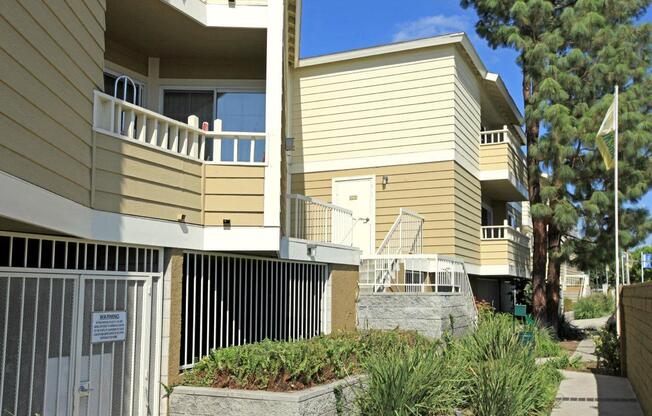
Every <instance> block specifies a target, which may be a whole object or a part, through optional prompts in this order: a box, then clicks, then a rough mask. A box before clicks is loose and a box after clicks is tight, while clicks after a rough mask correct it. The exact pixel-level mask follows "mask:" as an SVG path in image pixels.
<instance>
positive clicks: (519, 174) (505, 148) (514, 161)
mask: <svg viewBox="0 0 652 416" xmlns="http://www.w3.org/2000/svg"><path fill="white" fill-rule="evenodd" d="M480 169H481V170H483V171H491V170H507V171H509V172H510V173H511V174H512V175H514V177H515V178H516V179H517V180H518V181H520V182H521V183H523V184H527V168H526V166H525V161H524V160H523V158H522V157H521V155H520V154H519V153H518V152H517V151H516V150H515V149H514V148H513V147H512V146H511V145H510V144H509V143H498V144H491V145H483V146H480Z"/></svg>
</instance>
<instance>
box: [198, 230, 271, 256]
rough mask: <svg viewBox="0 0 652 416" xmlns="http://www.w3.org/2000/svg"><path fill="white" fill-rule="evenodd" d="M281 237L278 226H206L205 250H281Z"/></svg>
mask: <svg viewBox="0 0 652 416" xmlns="http://www.w3.org/2000/svg"><path fill="white" fill-rule="evenodd" d="M280 237H281V231H280V228H278V227H233V228H230V229H227V228H224V227H204V244H203V250H205V251H252V250H253V251H279V248H280V245H279V241H280ZM252 247H255V248H252Z"/></svg>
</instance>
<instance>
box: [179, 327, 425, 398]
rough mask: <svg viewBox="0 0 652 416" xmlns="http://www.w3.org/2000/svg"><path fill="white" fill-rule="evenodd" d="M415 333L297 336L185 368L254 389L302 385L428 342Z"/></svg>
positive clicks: (216, 353) (217, 383) (189, 375)
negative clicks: (297, 338)
mask: <svg viewBox="0 0 652 416" xmlns="http://www.w3.org/2000/svg"><path fill="white" fill-rule="evenodd" d="M428 343H429V342H428V341H427V340H426V339H425V338H423V337H420V336H418V335H416V334H414V333H407V332H400V331H387V332H380V331H371V332H360V333H357V332H356V333H338V334H334V335H330V336H322V337H316V338H312V339H309V340H300V341H293V342H284V341H270V340H265V341H263V342H260V343H256V344H250V345H242V346H236V347H230V348H224V349H220V350H213V351H212V352H211V353H210V355H208V356H206V357H204V358H202V359H201V360H200V361H199V362H198V363H197V364H195V366H194V367H193V368H192V369H191V370H188V371H186V372H184V374H183V384H186V385H195V386H210V387H229V388H238V389H253V390H300V389H303V388H306V387H310V386H312V385H315V384H321V383H325V382H329V381H331V380H336V379H341V378H344V377H346V376H348V375H351V374H356V373H359V372H360V368H361V365H362V361H363V360H364V359H365V358H366V357H368V356H369V355H370V354H372V353H374V354H375V353H382V352H388V351H392V350H394V349H396V348H398V349H401V348H407V347H414V346H417V345H426V344H428Z"/></svg>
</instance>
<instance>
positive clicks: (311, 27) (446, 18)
mask: <svg viewBox="0 0 652 416" xmlns="http://www.w3.org/2000/svg"><path fill="white" fill-rule="evenodd" d="M302 4H303V6H302V7H303V13H302V30H301V57H304V58H305V57H309V56H315V55H323V54H328V53H333V52H341V51H345V50H350V49H356V48H364V47H369V46H374V45H381V44H386V43H391V42H396V41H401V40H409V39H414V38H421V37H427V36H434V35H439V34H444V33H451V32H466V33H467V34H468V35H469V37H470V38H471V41H472V42H473V45H474V46H475V48H476V49H477V51H478V53H479V54H480V56H481V57H482V60H483V61H484V63H485V65H486V66H487V68H488V69H489V70H490V71H491V72H496V73H498V74H500V76H501V77H502V78H503V81H505V84H506V85H507V88H508V89H509V91H510V93H511V94H512V96H513V97H514V101H516V103H517V105H518V106H519V108H520V109H521V111H523V98H522V95H521V73H520V70H519V68H518V66H516V63H515V59H516V53H515V52H514V51H512V50H509V49H497V50H493V49H491V48H490V47H489V46H488V45H487V43H486V42H485V41H484V40H483V39H480V37H478V35H476V33H475V29H474V24H475V21H476V20H477V17H476V15H475V12H474V11H473V10H472V9H468V10H464V9H462V8H461V7H460V6H459V2H458V1H455V0H401V1H396V0H393V1H391V0H328V1H325V0H303V1H302ZM642 20H643V21H647V22H652V10H648V12H647V14H646V15H645V16H644V17H643V18H642ZM640 204H642V205H644V206H646V207H648V209H651V210H652V192H648V194H647V195H646V196H645V197H644V198H643V199H642V201H641V202H640ZM648 243H652V236H651V237H650V238H648Z"/></svg>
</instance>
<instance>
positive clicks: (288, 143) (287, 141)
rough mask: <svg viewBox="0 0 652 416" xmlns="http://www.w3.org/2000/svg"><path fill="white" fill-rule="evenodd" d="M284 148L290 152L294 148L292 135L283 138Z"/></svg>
mask: <svg viewBox="0 0 652 416" xmlns="http://www.w3.org/2000/svg"><path fill="white" fill-rule="evenodd" d="M285 150H287V151H288V152H291V151H293V150H294V137H286V138H285Z"/></svg>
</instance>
